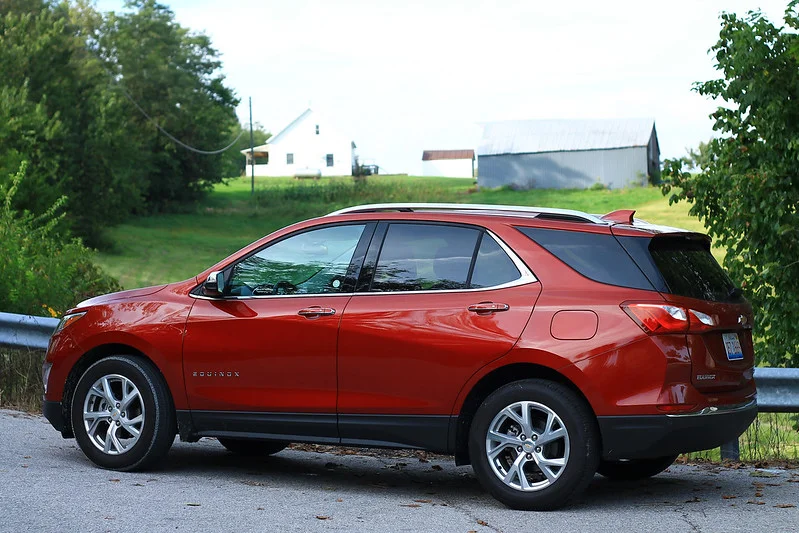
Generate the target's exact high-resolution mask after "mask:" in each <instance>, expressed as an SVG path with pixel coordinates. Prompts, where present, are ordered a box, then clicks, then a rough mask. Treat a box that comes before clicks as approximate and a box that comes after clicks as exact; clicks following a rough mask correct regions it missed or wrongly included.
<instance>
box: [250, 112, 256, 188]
mask: <svg viewBox="0 0 799 533" xmlns="http://www.w3.org/2000/svg"><path fill="white" fill-rule="evenodd" d="M253 144H254V141H253V136H252V96H250V170H251V172H250V194H251V195H254V194H255V147H254V146H253Z"/></svg>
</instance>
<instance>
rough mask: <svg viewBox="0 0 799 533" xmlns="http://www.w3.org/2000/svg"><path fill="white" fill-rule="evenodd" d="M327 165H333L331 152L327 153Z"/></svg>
mask: <svg viewBox="0 0 799 533" xmlns="http://www.w3.org/2000/svg"><path fill="white" fill-rule="evenodd" d="M327 166H329V167H332V166H333V154H327Z"/></svg>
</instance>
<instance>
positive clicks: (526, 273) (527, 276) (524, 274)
mask: <svg viewBox="0 0 799 533" xmlns="http://www.w3.org/2000/svg"><path fill="white" fill-rule="evenodd" d="M483 230H484V231H485V232H486V234H487V235H488V236H489V237H491V238H492V239H494V241H495V242H496V243H497V244H498V245H499V247H500V248H502V250H503V251H504V252H505V253H506V254H507V255H508V257H510V260H511V261H512V262H513V264H514V265H515V266H516V268H517V269H518V270H519V273H520V274H521V275H520V276H519V277H518V278H517V279H515V280H513V281H508V282H507V283H502V284H500V285H492V286H491V287H477V288H474V289H440V290H430V289H427V290H420V291H385V292H335V293H329V292H322V293H319V294H267V295H263V296H224V297H214V296H205V295H202V294H191V293H190V294H189V296H191V297H192V298H196V299H198V300H213V301H223V300H268V299H272V298H314V297H317V298H325V297H330V296H380V295H384V294H448V293H458V292H467V293H471V292H485V291H496V290H500V289H508V288H510V287H518V286H521V285H527V284H528V283H535V282H537V281H538V278H536V277H535V275H534V274H533V273H532V271H531V270H530V269H529V268H527V265H525V264H524V262H523V261H522V260H521V259H520V258H519V256H518V255H516V253H515V252H514V251H513V250H511V248H510V247H509V246H508V245H507V244H505V242H504V241H503V240H502V239H500V238H499V237H497V235H496V234H495V233H494V232H493V231H491V230H489V229H486V228H483ZM200 286H202V284H200ZM192 290H194V289H192Z"/></svg>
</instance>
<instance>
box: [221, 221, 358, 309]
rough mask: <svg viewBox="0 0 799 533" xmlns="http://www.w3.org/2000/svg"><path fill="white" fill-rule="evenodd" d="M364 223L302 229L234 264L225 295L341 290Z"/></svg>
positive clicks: (334, 291) (319, 292) (314, 292)
mask: <svg viewBox="0 0 799 533" xmlns="http://www.w3.org/2000/svg"><path fill="white" fill-rule="evenodd" d="M364 227H365V226H364V225H362V224H359V225H351V226H332V227H327V228H320V229H316V230H311V231H306V232H304V233H300V234H298V235H294V236H293V237H289V238H288V239H284V240H282V241H279V242H277V243H275V244H273V245H271V246H269V247H267V248H264V249H263V250H261V251H260V252H258V253H256V254H255V255H251V256H250V257H248V258H246V259H244V260H242V261H240V262H239V263H237V264H236V265H235V266H234V267H233V269H232V271H231V274H230V279H229V280H228V282H227V284H226V288H225V294H226V295H230V296H264V295H270V294H322V293H336V292H341V290H342V286H343V282H344V278H345V277H346V275H347V269H348V268H349V265H350V261H351V259H352V255H353V253H354V252H355V247H356V245H357V244H358V240H359V239H360V238H361V234H362V233H363V230H364Z"/></svg>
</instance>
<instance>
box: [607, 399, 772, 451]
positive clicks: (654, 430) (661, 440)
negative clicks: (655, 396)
mask: <svg viewBox="0 0 799 533" xmlns="http://www.w3.org/2000/svg"><path fill="white" fill-rule="evenodd" d="M756 416H757V403H756V402H755V401H754V400H752V401H751V402H748V403H745V404H738V405H733V406H723V407H708V408H706V409H703V410H702V411H699V412H697V413H690V414H680V415H653V416H600V417H598V421H599V430H600V432H601V433H602V458H603V459H645V458H651V457H663V456H666V455H677V454H680V453H687V452H695V451H699V450H708V449H710V448H717V447H719V446H721V445H722V444H723V443H725V442H729V441H731V440H733V439H736V438H738V436H739V435H740V434H741V433H743V432H744V431H745V430H746V428H748V427H749V424H751V423H752V421H753V420H754V419H755V417H756Z"/></svg>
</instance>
